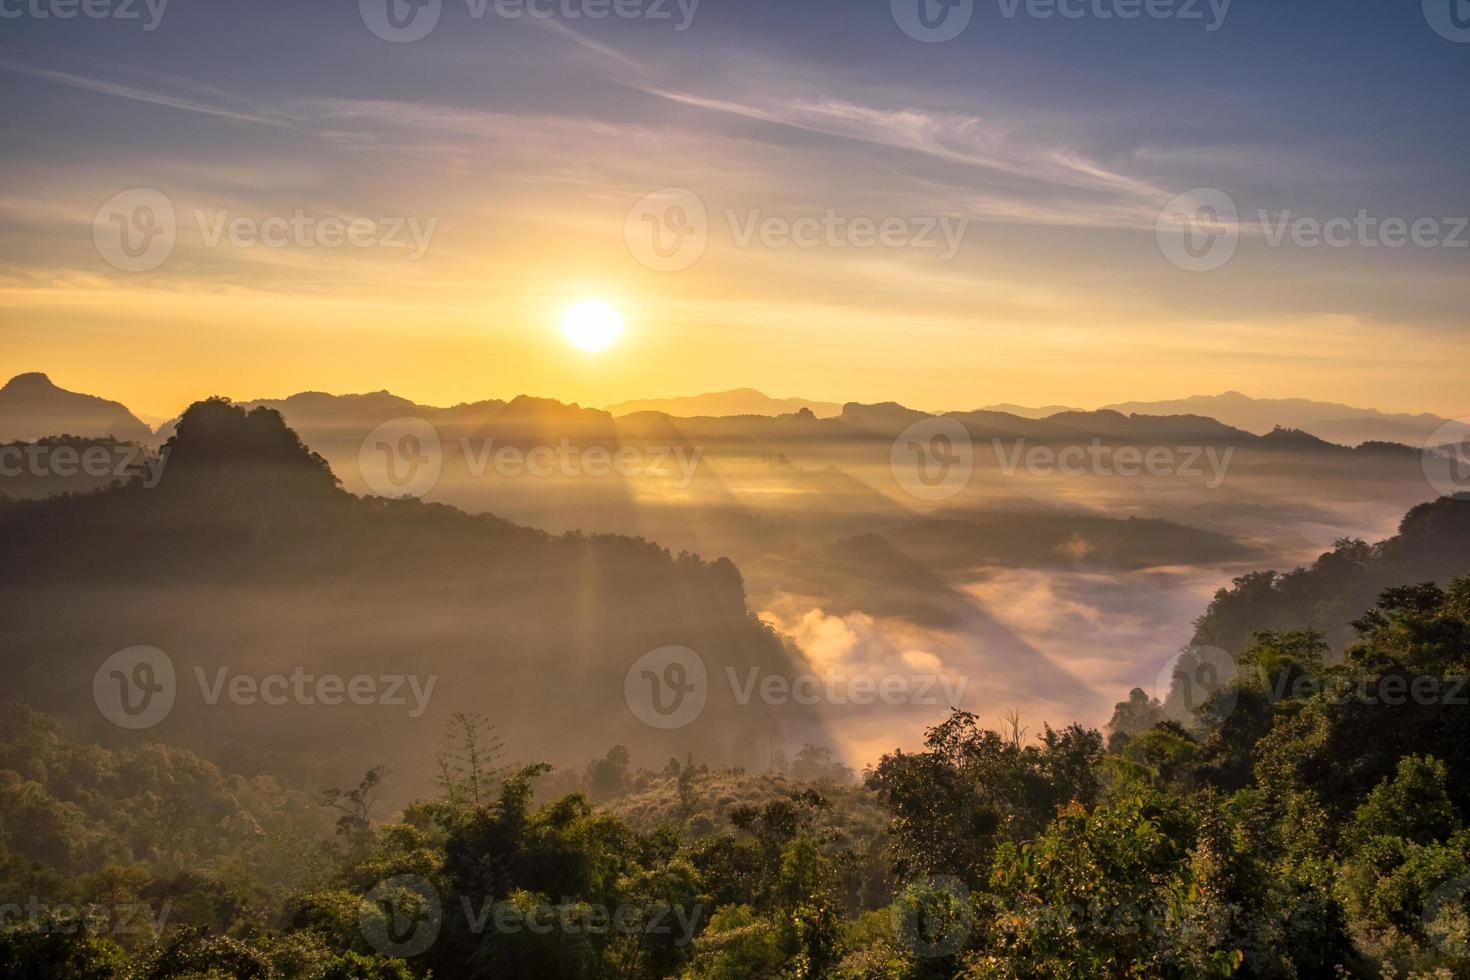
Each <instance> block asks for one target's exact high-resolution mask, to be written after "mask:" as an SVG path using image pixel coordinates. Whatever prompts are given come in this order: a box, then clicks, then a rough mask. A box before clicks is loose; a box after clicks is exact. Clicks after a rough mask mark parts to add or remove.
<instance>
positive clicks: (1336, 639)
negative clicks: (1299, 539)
mask: <svg viewBox="0 0 1470 980" xmlns="http://www.w3.org/2000/svg"><path fill="white" fill-rule="evenodd" d="M1467 566H1470V497H1465V496H1463V495H1462V496H1459V497H1441V498H1440V499H1439V500H1436V501H1434V502H1432V503H1427V504H1421V505H1419V506H1418V507H1415V508H1414V509H1413V510H1411V511H1409V512H1408V513H1407V514H1406V515H1404V519H1403V521H1402V522H1401V523H1400V524H1399V533H1398V534H1397V535H1395V536H1394V537H1391V538H1388V539H1387V540H1384V541H1380V542H1378V543H1377V544H1368V543H1366V542H1364V541H1359V540H1354V539H1343V540H1341V541H1339V542H1337V545H1336V547H1334V548H1333V550H1332V551H1329V552H1327V553H1325V554H1323V555H1322V556H1321V557H1320V558H1318V559H1317V560H1316V561H1315V562H1313V563H1312V564H1311V565H1310V566H1309V567H1304V568H1297V569H1295V570H1293V571H1290V572H1285V573H1281V572H1275V571H1261V572H1251V573H1250V574H1249V575H1242V576H1241V577H1239V578H1237V579H1236V580H1235V583H1234V586H1233V587H1232V588H1230V589H1228V590H1227V589H1221V590H1220V591H1219V592H1218V593H1217V594H1216V595H1215V599H1214V601H1213V602H1211V603H1210V607H1209V609H1208V610H1206V611H1205V614H1204V615H1203V616H1201V617H1200V618H1199V620H1198V622H1197V623H1196V624H1195V625H1196V630H1195V636H1194V643H1195V644H1197V645H1207V646H1215V647H1221V648H1223V649H1226V650H1229V651H1230V652H1231V653H1239V652H1240V651H1241V650H1244V649H1245V648H1246V646H1248V645H1249V643H1250V640H1251V636H1252V635H1253V634H1254V633H1256V632H1257V631H1260V630H1286V629H1297V628H1311V629H1315V630H1318V631H1319V632H1321V633H1323V634H1324V635H1325V636H1326V638H1327V642H1328V643H1329V644H1330V645H1331V646H1332V648H1333V649H1334V650H1338V651H1341V650H1342V648H1343V646H1344V644H1346V643H1347V641H1348V640H1350V639H1351V638H1352V636H1353V631H1352V625H1351V624H1352V622H1353V620H1355V619H1357V618H1358V617H1359V616H1361V615H1362V614H1363V612H1364V610H1366V609H1368V608H1370V607H1371V606H1372V605H1373V602H1374V600H1375V599H1376V598H1377V597H1378V595H1379V593H1381V592H1383V591H1384V590H1385V589H1388V588H1391V587H1394V586H1398V585H1401V584H1404V583H1416V582H1438V583H1441V584H1442V583H1444V582H1446V581H1448V580H1449V579H1450V578H1451V577H1453V576H1455V575H1461V574H1463V573H1464V570H1465V568H1466V567H1467Z"/></svg>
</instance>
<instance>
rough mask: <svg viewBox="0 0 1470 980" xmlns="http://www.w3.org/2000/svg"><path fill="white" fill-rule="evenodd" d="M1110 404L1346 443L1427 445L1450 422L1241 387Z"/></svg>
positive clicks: (1123, 409) (1128, 409)
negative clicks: (1253, 393)
mask: <svg viewBox="0 0 1470 980" xmlns="http://www.w3.org/2000/svg"><path fill="white" fill-rule="evenodd" d="M1106 407H1107V408H1111V409H1114V410H1116V411H1119V412H1129V413H1132V412H1138V413H1144V414H1154V415H1174V414H1181V413H1192V414H1197V415H1208V416H1209V417H1211V418H1214V419H1218V420H1219V421H1221V422H1224V423H1225V424H1226V425H1233V426H1235V427H1237V428H1241V429H1245V430H1247V431H1249V432H1254V433H1256V434H1258V435H1264V434H1265V433H1267V432H1270V431H1271V430H1272V429H1274V428H1276V427H1278V426H1279V427H1281V428H1286V429H1301V430H1303V431H1306V432H1310V433H1311V434H1312V435H1315V436H1318V437H1319V438H1322V439H1325V440H1327V441H1328V442H1335V443H1339V444H1341V445H1345V446H1356V445H1358V444H1359V443H1362V442H1368V441H1372V440H1377V441H1380V442H1401V443H1405V444H1407V445H1411V446H1416V447H1417V446H1422V445H1423V444H1424V441H1425V440H1426V439H1428V438H1429V436H1430V434H1431V433H1433V432H1434V430H1435V429H1437V428H1439V427H1440V426H1441V425H1443V424H1444V423H1445V421H1446V420H1445V419H1442V418H1440V417H1438V416H1435V415H1430V414H1428V413H1422V414H1419V415H1407V414H1388V413H1384V412H1380V411H1378V410H1376V409H1372V408H1354V407H1353V406H1351V405H1342V404H1336V403H1332V402H1318V401H1311V400H1309V399H1306V398H1251V397H1249V396H1248V395H1243V394H1241V393H1240V392H1238V391H1227V392H1225V393H1223V394H1219V395H1195V396H1193V397H1190V398H1183V399H1178V400H1175V401H1156V402H1123V403H1120V404H1116V405H1108V406H1106Z"/></svg>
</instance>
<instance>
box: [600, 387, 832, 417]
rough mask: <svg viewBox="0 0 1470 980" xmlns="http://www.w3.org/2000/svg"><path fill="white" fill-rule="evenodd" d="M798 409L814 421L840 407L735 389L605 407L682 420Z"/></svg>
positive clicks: (620, 412) (617, 411) (615, 412)
mask: <svg viewBox="0 0 1470 980" xmlns="http://www.w3.org/2000/svg"><path fill="white" fill-rule="evenodd" d="M802 409H806V410H807V411H809V412H811V413H812V414H813V415H815V416H817V417H818V418H830V417H832V416H834V415H837V414H838V413H840V412H841V411H842V406H841V405H838V404H837V403H836V402H816V401H811V400H809V399H806V398H772V397H770V396H769V395H767V394H765V393H764V392H760V391H756V390H755V389H754V388H735V389H733V390H730V391H712V392H709V393H707V394H703V395H684V396H682V397H678V398H640V399H636V400H634V401H626V402H618V403H617V404H616V405H609V406H608V407H607V410H608V411H609V412H611V413H612V414H613V415H616V416H621V415H632V414H633V413H634V412H663V413H664V414H665V415H677V416H680V417H683V418H690V417H694V416H701V415H703V416H712V417H720V416H727V415H790V414H792V413H794V412H799V411H801V410H802Z"/></svg>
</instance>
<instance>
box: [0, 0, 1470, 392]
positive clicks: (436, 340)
mask: <svg viewBox="0 0 1470 980" xmlns="http://www.w3.org/2000/svg"><path fill="white" fill-rule="evenodd" d="M949 2H950V0H946V3H949ZM1451 2H1452V0H1424V2H1423V3H1422V4H1421V3H1419V2H1414V0H1405V2H1400V3H1382V2H1367V0H1337V2H1327V0H1296V2H1291V3H1286V2H1282V0H1269V2H1267V0H1234V2H1230V3H1226V2H1225V0H1214V2H1213V4H1212V3H1211V2H1210V0H1148V3H1144V0H958V2H954V3H952V5H949V6H946V5H943V4H941V3H940V2H939V0H841V2H838V0H783V2H774V0H738V2H737V0H700V2H697V3H695V2H694V0H683V2H682V3H680V2H679V0H499V2H498V3H497V2H496V0H486V2H483V3H482V2H481V0H415V4H414V5H410V4H409V3H407V2H406V0H358V2H354V0H333V2H331V3H313V4H307V3H300V2H285V0H255V2H252V3H249V4H227V3H223V2H219V0H212V2H205V0H166V2H163V3H160V0H152V2H151V4H150V3H147V2H145V0H86V7H85V10H83V9H82V6H83V5H82V3H81V0H0V163H3V167H4V173H5V180H4V182H3V184H0V375H4V376H9V375H11V374H15V373H20V372H22V371H33V370H34V371H45V372H47V373H48V374H50V375H51V376H52V378H53V380H55V381H56V382H57V383H59V384H62V385H63V386H65V387H68V388H72V389H74V390H83V391H88V392H92V393H96V394H101V395H105V396H107V397H111V398H116V399H118V400H121V401H123V402H124V403H126V404H128V405H129V406H130V407H132V408H134V409H135V410H136V411H139V412H143V413H151V414H155V415H159V416H169V415H172V414H175V413H176V412H177V411H178V410H179V409H180V408H181V407H182V406H183V405H185V404H187V403H188V402H190V401H192V400H195V399H198V398H202V397H206V396H209V395H213V394H224V395H229V396H232V397H236V398H242V399H248V398H257V397H277V396H283V395H286V394H290V393H292V392H295V391H300V390H307V389H311V390H325V391H333V392H357V391H371V390H379V389H389V390H392V391H394V392H396V393H398V394H400V395H404V396H406V397H410V398H414V399H415V400H418V401H420V402H425V403H430V404H452V403H455V402H461V401H470V400H476V399H482V398H491V397H500V398H505V397H510V396H513V395H516V394H522V393H525V394H534V395H541V396H549V397H555V398H560V399H562V400H565V401H577V402H580V403H582V404H590V405H605V404H609V403H613V402H617V401H621V400H625V399H633V398H643V397H653V396H667V395H678V394H692V393H697V392H702V391H714V390H721V389H728V388H734V387H744V386H749V387H755V388H759V389H761V390H764V391H766V392H767V393H769V394H772V395H776V396H783V397H785V396H793V395H799V396H802V397H806V398H812V399H821V400H827V401H837V402H843V401H869V402H872V401H884V400H894V401H900V402H903V403H905V404H909V405H913V406H915V407H919V408H927V409H934V410H940V409H968V408H974V407H978V406H980V405H985V404H991V403H996V402H1014V403H1019V404H1068V405H1080V406H1092V405H1098V404H1103V403H1106V402H1111V401H1120V400H1127V399H1156V398H1173V397H1181V396H1186V395H1190V394H1198V393H1214V392H1219V391H1224V390H1226V389H1236V390H1241V391H1244V392H1246V393H1248V394H1251V395H1255V396H1259V397H1290V396H1301V397H1310V398H1319V399H1324V400H1332V401H1341V402H1348V403H1352V404H1358V405H1363V406H1371V407H1377V408H1380V409H1384V410H1393V411H1433V412H1436V413H1438V414H1441V415H1445V416H1450V417H1454V416H1465V415H1467V414H1470V395H1467V394H1466V386H1465V384H1464V381H1463V367H1462V363H1463V357H1462V356H1460V352H1461V351H1462V350H1463V341H1464V333H1465V330H1466V325H1467V324H1466V320H1467V317H1466V313H1467V309H1470V303H1467V300H1470V275H1467V271H1470V247H1467V246H1470V231H1467V230H1466V224H1467V223H1470V222H1467V219H1466V217H1464V216H1466V215H1470V170H1467V168H1466V166H1465V161H1466V159H1467V158H1470V152H1467V151H1470V106H1467V101H1466V100H1465V98H1464V93H1465V91H1466V89H1467V82H1470V28H1464V29H1462V28H1460V27H1459V26H1458V25H1459V23H1461V22H1462V21H1461V20H1456V19H1455V18H1454V16H1453V15H1454V14H1455V13H1456V10H1455V9H1452V8H1451V7H1450V3H1451ZM1453 2H1456V3H1459V0H1453ZM390 3H391V4H393V7H392V8H391V9H390V8H389V4H390ZM920 3H922V4H924V10H923V11H920V10H919V7H918V5H919V4H920ZM1461 6H1463V4H1462V5H1461ZM1460 12H1463V11H1460ZM921 13H922V14H923V16H922V17H921V16H920V14H921ZM66 14H72V15H73V16H70V17H66V16H65V15H66ZM1048 14H1050V15H1049V16H1048ZM390 15H391V16H390ZM599 15H601V16H599ZM1128 15H1133V16H1128ZM966 18H968V19H966ZM926 24H927V25H929V26H925V25H926ZM420 35H421V36H420ZM941 38H943V39H941ZM1181 195H1184V196H1183V197H1182V198H1181V197H1180V196H1181ZM1181 201H1182V202H1183V203H1182V204H1181V203H1180V202H1181ZM1201 202H1204V203H1206V204H1209V205H1210V206H1212V207H1214V208H1215V210H1214V211H1211V212H1202V211H1201V210H1200V207H1201ZM1231 211H1233V212H1234V214H1231V213H1230V212H1231ZM1262 212H1264V216H1263V214H1262ZM1181 214H1182V215H1183V217H1182V218H1181V217H1179V215H1181ZM1181 222H1183V223H1181ZM1394 222H1398V223H1400V224H1401V225H1402V226H1403V228H1405V229H1413V230H1414V231H1413V234H1412V235H1406V234H1405V233H1404V232H1403V231H1402V229H1400V230H1399V232H1398V234H1395V233H1394V232H1393V230H1392V228H1393V223H1394ZM1314 224H1315V225H1316V226H1317V227H1318V232H1317V233H1316V234H1315V235H1314V233H1313V230H1312V229H1313V225H1314ZM1324 224H1325V225H1328V226H1330V227H1333V228H1334V229H1335V230H1334V231H1333V232H1332V234H1331V236H1330V237H1331V241H1330V242H1324V241H1322V240H1321V233H1322V226H1323V225H1324ZM349 231H350V232H351V233H350V234H349ZM262 238H263V239H265V240H264V241H262ZM1394 241H1397V242H1398V243H1399V244H1397V245H1396V246H1395V245H1393V244H1392V243H1393V242H1394ZM1185 246H1188V247H1185ZM585 302H596V303H602V304H606V305H607V306H610V307H612V308H613V309H615V310H616V311H618V313H619V314H620V315H621V317H622V319H623V322H624V332H623V334H622V336H621V338H620V339H619V341H618V342H617V343H615V344H613V345H612V346H611V347H608V348H607V349H606V350H602V351H600V352H589V351H583V350H580V349H578V348H577V347H575V346H573V345H572V344H569V343H568V341H567V338H566V337H565V336H564V334H563V331H562V329H561V321H562V317H563V314H564V311H566V310H567V309H568V308H569V307H572V306H575V305H577V304H580V303H585Z"/></svg>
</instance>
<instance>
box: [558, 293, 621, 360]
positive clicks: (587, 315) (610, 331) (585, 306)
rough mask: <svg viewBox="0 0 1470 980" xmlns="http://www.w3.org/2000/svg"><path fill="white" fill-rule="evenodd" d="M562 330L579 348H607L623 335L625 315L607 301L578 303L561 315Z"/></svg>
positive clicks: (590, 351)
mask: <svg viewBox="0 0 1470 980" xmlns="http://www.w3.org/2000/svg"><path fill="white" fill-rule="evenodd" d="M561 332H562V333H564V334H566V338H567V340H569V341H571V343H572V346H573V347H575V348H577V349H578V350H583V351H587V352H588V353H589V354H595V353H597V352H598V351H604V350H607V349H608V348H609V347H611V346H612V345H613V344H615V343H617V342H618V338H619V337H621V336H622V335H623V315H622V314H621V313H619V312H618V311H617V310H615V309H613V308H612V307H611V306H608V305H607V304H606V303H599V302H596V301H589V302H586V303H578V304H577V305H576V306H573V307H571V308H570V309H568V310H567V311H566V312H565V313H563V314H562V316H561Z"/></svg>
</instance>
